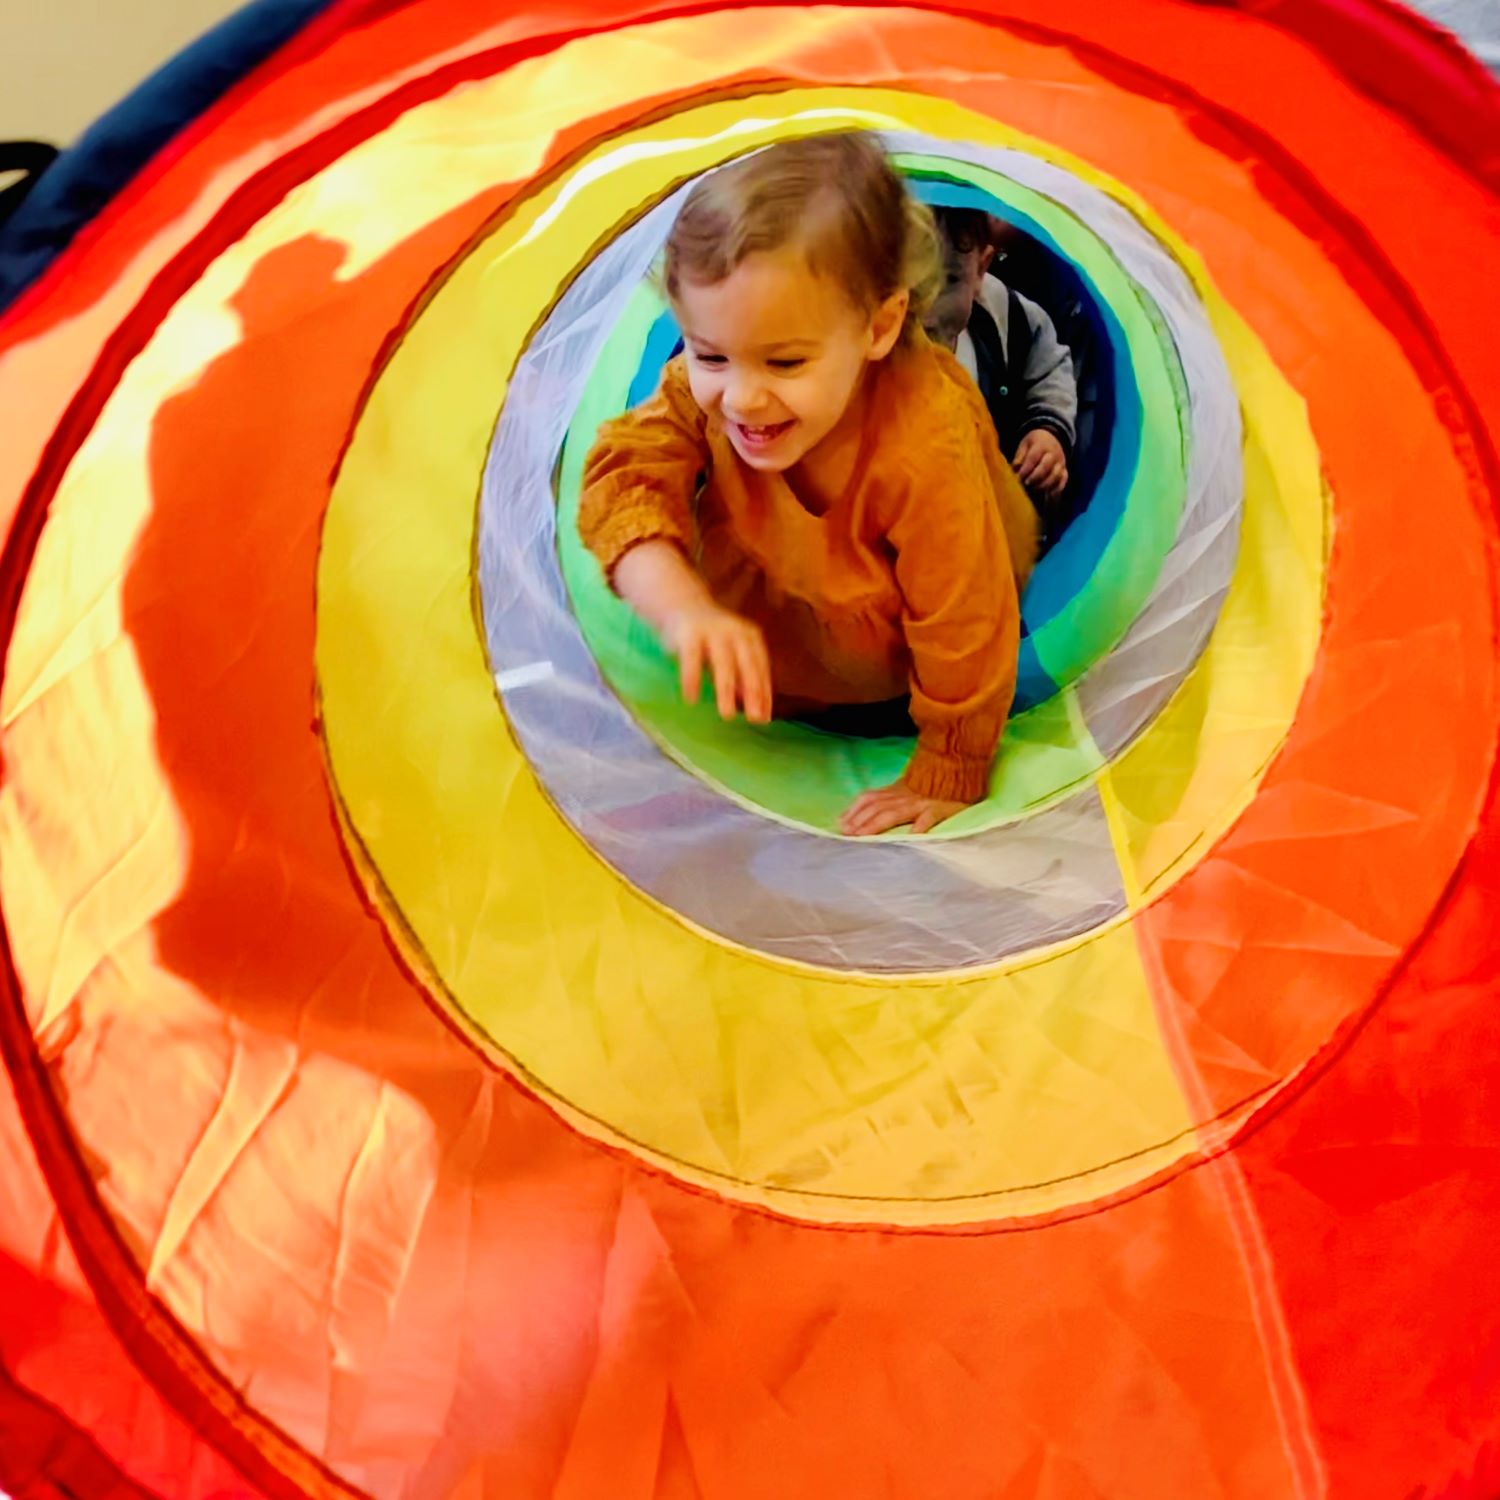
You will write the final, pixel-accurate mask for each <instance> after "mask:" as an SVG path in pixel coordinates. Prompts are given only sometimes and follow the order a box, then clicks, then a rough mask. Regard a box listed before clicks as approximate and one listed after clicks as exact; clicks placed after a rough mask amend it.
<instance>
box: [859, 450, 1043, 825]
mask: <svg viewBox="0 0 1500 1500" xmlns="http://www.w3.org/2000/svg"><path fill="white" fill-rule="evenodd" d="M987 470H988V465H987V464H986V462H985V457H984V454H983V451H982V448H981V446H980V443H979V442H978V441H977V439H975V438H974V437H972V436H971V435H967V434H966V435H963V436H962V437H960V436H959V435H957V434H955V436H954V437H953V439H952V440H951V441H949V442H945V443H942V444H939V445H935V446H934V447H932V448H929V449H927V450H926V451H925V452H924V453H923V462H922V466H921V469H920V471H919V472H915V473H913V474H911V476H910V477H909V478H907V479H906V481H905V492H904V493H903V494H902V495H900V496H899V497H897V504H896V507H895V511H894V514H893V517H892V522H891V525H890V528H889V531H888V538H889V541H890V544H891V546H892V548H893V549H894V551H895V571H896V582H897V584H898V585H899V587H900V589H901V594H902V599H903V601H904V602H903V613H902V626H903V629H904V632H905V635H906V642H907V647H908V649H909V650H910V653H911V660H912V668H911V713H912V718H913V719H914V720H915V721H916V724H917V729H918V736H917V749H916V753H915V755H913V757H912V759H911V763H910V765H909V766H908V767H907V769H906V774H905V778H904V779H905V782H906V784H907V786H909V787H910V788H911V789H912V790H913V791H914V792H917V793H918V794H919V795H921V796H924V797H940V798H944V799H949V800H953V801H959V802H976V801H978V800H979V799H980V798H982V797H983V796H984V794H985V791H986V789H987V788H988V786H989V773H990V764H991V762H992V761H993V760H994V757H995V747H996V746H997V745H998V744H999V741H1000V733H1001V730H1002V729H1003V728H1004V727H1005V718H1006V715H1007V714H1008V713H1009V711H1010V704H1011V699H1012V698H1013V696H1014V695H1015V687H1016V656H1017V651H1018V649H1019V646H1020V623H1021V612H1020V604H1019V599H1018V595H1017V588H1016V561H1017V560H1013V559H1012V557H1011V548H1010V546H1009V544H1008V542H1007V539H1006V528H1005V526H1004V525H1003V524H1002V522H1001V515H1000V509H999V507H998V506H997V504H996V497H995V495H994V491H993V483H992V479H991V475H990V473H989V472H987ZM1026 562H1027V563H1029V559H1026Z"/></svg>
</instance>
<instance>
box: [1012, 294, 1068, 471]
mask: <svg viewBox="0 0 1500 1500" xmlns="http://www.w3.org/2000/svg"><path fill="white" fill-rule="evenodd" d="M1016 301H1017V302H1018V303H1019V304H1020V308H1021V311H1022V312H1023V313H1024V314H1025V317H1026V321H1027V323H1028V324H1029V325H1030V328H1031V341H1030V349H1029V352H1028V354H1027V356H1026V370H1025V375H1024V380H1025V387H1026V390H1025V407H1024V410H1023V414H1022V418H1021V442H1020V446H1019V447H1018V448H1017V449H1016V451H1015V455H1014V461H1015V467H1016V474H1017V476H1018V477H1019V478H1020V480H1021V482H1022V483H1023V484H1027V485H1030V486H1031V487H1032V488H1033V489H1036V490H1040V491H1041V492H1042V493H1043V494H1044V495H1047V496H1049V497H1056V496H1058V495H1060V494H1061V493H1062V492H1063V490H1064V489H1066V488H1067V484H1068V463H1069V461H1070V459H1071V458H1072V454H1073V441H1074V433H1075V430H1076V427H1077V421H1078V381H1077V378H1076V376H1075V375H1074V373H1073V356H1072V354H1071V352H1070V351H1069V349H1068V346H1067V345H1066V344H1065V343H1063V342H1062V340H1061V339H1059V338H1058V336H1057V329H1056V327H1055V326H1054V324H1053V322H1052V319H1051V318H1050V317H1049V316H1048V315H1047V312H1046V310H1045V309H1044V308H1042V307H1041V306H1039V305H1038V304H1037V303H1035V302H1033V301H1031V299H1030V298H1028V297H1022V296H1021V295H1020V294H1019V293H1017V294H1016Z"/></svg>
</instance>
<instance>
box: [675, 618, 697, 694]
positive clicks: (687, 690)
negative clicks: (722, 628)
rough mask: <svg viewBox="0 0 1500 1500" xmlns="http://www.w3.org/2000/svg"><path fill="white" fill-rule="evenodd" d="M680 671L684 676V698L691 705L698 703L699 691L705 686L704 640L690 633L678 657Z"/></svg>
mask: <svg viewBox="0 0 1500 1500" xmlns="http://www.w3.org/2000/svg"><path fill="white" fill-rule="evenodd" d="M677 665H678V669H679V670H680V672H681V674H682V696H683V697H684V698H685V699H686V700H687V701H688V702H689V703H696V702H697V701H698V690H699V689H700V688H701V687H702V686H703V638H702V636H700V635H698V634H696V633H695V632H692V631H690V632H688V636H687V639H686V640H684V641H683V643H682V648H681V651H680V653H679V655H678V662H677Z"/></svg>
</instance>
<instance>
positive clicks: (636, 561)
mask: <svg viewBox="0 0 1500 1500" xmlns="http://www.w3.org/2000/svg"><path fill="white" fill-rule="evenodd" d="M614 583H615V588H616V589H617V590H619V594H620V597H621V598H622V599H624V600H625V602H626V603H627V604H629V605H631V606H632V607H633V608H634V609H635V610H636V611H637V612H638V613H639V614H641V615H643V616H644V617H645V618H646V619H647V620H648V621H649V622H650V623H651V624H652V625H654V626H655V627H656V630H657V632H658V633H659V634H660V635H661V638H662V641H663V643H664V644H665V645H666V647H667V649H668V650H669V651H670V652H671V653H672V654H673V655H674V656H675V657H676V658H677V664H678V669H679V671H680V672H681V674H682V696H683V697H684V698H686V699H687V701H688V702H689V703H696V702H697V701H698V690H699V689H700V688H701V687H702V685H703V669H704V667H707V668H708V670H709V673H710V674H711V675H712V677H713V680H714V697H715V698H716V699H717V700H718V705H719V713H720V714H721V715H722V716H723V717H724V718H726V719H732V718H733V717H734V715H735V711H736V709H737V708H738V707H739V706H740V705H741V704H743V705H744V709H745V717H746V718H747V719H749V720H750V722H751V723H752V724H765V723H767V722H768V721H769V720H770V717H771V658H770V654H769V653H768V652H767V651H766V639H765V637H764V636H763V635H762V634H761V632H760V627H759V626H758V625H755V624H753V623H752V622H751V621H749V620H747V619H745V618H744V617H743V616H742V615H737V614H735V612H734V611H733V610H731V609H725V608H724V606H723V605H721V604H718V603H716V602H715V600H714V596H713V595H712V594H711V593H710V592H709V589H708V585H707V584H705V583H704V581H703V580H702V579H701V578H700V577H699V576H698V574H697V571H696V570H695V569H694V567H693V565H692V564H691V563H690V562H689V561H688V560H687V558H686V556H685V555H684V554H683V553H682V551H681V550H680V549H679V548H678V547H677V546H676V544H675V543H673V542H669V541H664V540H660V539H657V538H652V539H650V540H648V541H644V542H641V543H639V544H638V545H636V546H634V547H632V548H631V549H630V550H629V551H628V552H627V553H626V554H625V555H624V557H622V558H621V559H620V560H619V562H618V563H617V564H616V566H615V577H614Z"/></svg>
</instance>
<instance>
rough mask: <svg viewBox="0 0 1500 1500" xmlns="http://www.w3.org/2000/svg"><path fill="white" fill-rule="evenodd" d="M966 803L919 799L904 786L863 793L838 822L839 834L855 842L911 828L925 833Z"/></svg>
mask: <svg viewBox="0 0 1500 1500" xmlns="http://www.w3.org/2000/svg"><path fill="white" fill-rule="evenodd" d="M968 805H969V804H968V803H967V802H948V801H945V800H944V799H943V798H941V797H921V796H918V795H917V793H916V792H914V791H912V790H911V789H910V788H909V787H908V786H906V784H905V783H904V782H900V781H898V782H896V783H895V784H894V785H893V786H882V787H876V788H875V790H874V791H870V792H862V793H861V794H860V795H859V796H858V797H856V798H855V799H854V801H853V802H852V803H851V804H850V805H849V809H848V811H847V812H845V814H844V816H843V817H842V818H840V819H839V832H840V833H843V834H848V835H850V836H851V837H855V838H865V837H868V836H870V835H871V834H876V833H888V832H889V831H890V830H891V829H892V828H902V827H904V826H905V825H906V824H908V823H910V824H911V831H912V832H913V833H927V832H928V831H929V830H931V829H933V828H936V827H937V825H938V824H939V823H942V822H944V821H945V820H946V819H948V818H951V817H952V816H953V814H954V813H956V812H962V811H963V810H964V808H966V807H967V806H968Z"/></svg>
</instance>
